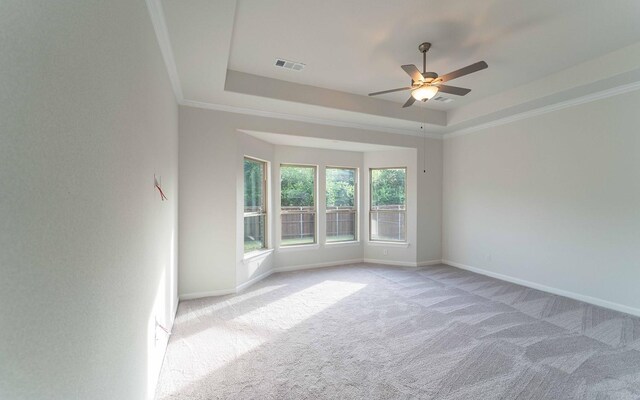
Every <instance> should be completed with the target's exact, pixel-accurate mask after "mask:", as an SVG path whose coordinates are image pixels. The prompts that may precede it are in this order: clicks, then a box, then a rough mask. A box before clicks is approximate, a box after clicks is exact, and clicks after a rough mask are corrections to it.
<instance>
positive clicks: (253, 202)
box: [244, 158, 264, 211]
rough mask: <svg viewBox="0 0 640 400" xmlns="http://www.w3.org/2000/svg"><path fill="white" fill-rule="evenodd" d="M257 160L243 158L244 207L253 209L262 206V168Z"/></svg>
mask: <svg viewBox="0 0 640 400" xmlns="http://www.w3.org/2000/svg"><path fill="white" fill-rule="evenodd" d="M263 165H264V164H263V163H261V162H259V161H254V160H249V159H246V158H245V160H244V208H245V210H246V211H255V210H256V209H257V208H259V207H263V206H264V193H263V191H264V186H263V185H262V183H263V182H264V168H263Z"/></svg>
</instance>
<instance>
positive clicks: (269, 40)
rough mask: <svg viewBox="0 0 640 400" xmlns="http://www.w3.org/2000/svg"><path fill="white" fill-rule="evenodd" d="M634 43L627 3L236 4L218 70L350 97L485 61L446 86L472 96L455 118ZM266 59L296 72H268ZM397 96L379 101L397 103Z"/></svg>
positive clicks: (303, 0) (421, 0)
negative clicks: (414, 69) (416, 74)
mask: <svg viewBox="0 0 640 400" xmlns="http://www.w3.org/2000/svg"><path fill="white" fill-rule="evenodd" d="M638 40H640V1H637V0H626V1H625V0H609V1H603V0H561V1H558V0H535V1H531V0H519V1H514V0H491V1H464V0H459V1H446V2H443V1H425V0H403V1H398V0H395V1H389V0H349V1H344V0H323V1H317V0H271V1H263V0H239V1H238V3H237V9H236V18H235V24H234V28H233V37H232V41H231V53H230V56H229V64H228V68H229V69H231V70H236V71H241V72H247V73H250V74H255V75H261V76H265V77H270V78H276V79H281V80H285V81H290V82H296V83H301V84H305V85H312V86H318V87H322V88H328V89H334V90H339V91H344V92H349V93H354V94H359V95H367V94H368V93H370V92H374V91H380V90H386V89H392V88H398V87H403V86H407V84H409V83H410V79H409V78H408V76H407V75H406V74H405V73H404V71H402V70H401V69H400V65H402V64H415V65H417V66H418V68H419V69H420V70H422V57H421V54H420V53H419V52H418V45H419V44H420V43H421V42H424V41H429V42H431V43H432V44H433V46H432V48H431V50H430V51H429V52H428V53H427V67H428V68H427V70H429V71H435V72H437V73H438V74H440V75H443V74H445V73H447V72H450V71H453V70H456V69H458V68H461V67H464V66H466V65H469V64H471V63H474V62H476V61H480V60H485V61H487V63H488V64H489V68H488V69H487V70H485V71H480V72H477V73H476V74H472V75H468V76H465V77H463V78H460V79H457V80H456V81H455V83H454V82H451V84H452V85H457V86H463V87H468V88H470V89H472V92H471V93H470V94H468V95H467V96H465V97H458V96H452V95H450V96H447V97H452V98H454V100H455V101H454V102H452V103H449V104H438V103H426V105H427V106H428V107H436V108H445V109H448V108H457V107H460V106H461V105H464V104H468V103H470V102H473V101H478V100H480V99H483V98H486V97H488V96H490V95H494V94H496V93H499V92H502V91H504V90H506V89H510V88H513V87H516V86H519V85H522V84H525V83H527V82H530V81H533V80H537V79H541V78H544V77H545V76H546V75H549V74H551V73H553V72H557V71H559V70H563V69H565V68H568V67H570V66H573V65H576V64H579V63H582V62H584V61H587V60H589V59H592V58H596V57H599V56H601V55H604V54H606V53H609V52H611V51H613V50H617V49H619V48H622V47H625V46H628V45H630V44H632V43H634V42H636V41H638ZM276 57H281V58H285V59H289V60H293V61H300V62H303V63H305V64H306V68H305V69H304V70H303V71H300V72H296V71H292V70H287V69H282V68H276V67H274V61H275V58H276ZM408 97H409V95H408V93H407V92H401V93H393V94H387V95H383V96H382V98H385V99H387V100H392V101H396V102H398V103H400V104H402V103H404V102H405V101H406V99H407V98H408Z"/></svg>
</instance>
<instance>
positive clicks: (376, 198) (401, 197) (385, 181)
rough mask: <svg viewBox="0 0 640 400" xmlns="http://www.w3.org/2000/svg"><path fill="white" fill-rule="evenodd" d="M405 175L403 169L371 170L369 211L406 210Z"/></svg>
mask: <svg viewBox="0 0 640 400" xmlns="http://www.w3.org/2000/svg"><path fill="white" fill-rule="evenodd" d="M406 175H407V171H406V170H405V169H404V168H386V169H372V170H371V209H372V210H404V209H406V204H407V203H406V201H407V199H406Z"/></svg>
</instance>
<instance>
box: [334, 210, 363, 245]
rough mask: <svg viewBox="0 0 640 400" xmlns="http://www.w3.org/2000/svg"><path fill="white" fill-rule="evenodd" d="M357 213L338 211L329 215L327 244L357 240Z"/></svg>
mask: <svg viewBox="0 0 640 400" xmlns="http://www.w3.org/2000/svg"><path fill="white" fill-rule="evenodd" d="M356 215H357V213H356V212H355V211H342V210H341V211H336V212H328V213H327V242H344V241H348V240H356Z"/></svg>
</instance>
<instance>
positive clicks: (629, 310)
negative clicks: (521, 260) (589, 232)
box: [442, 260, 640, 317]
mask: <svg viewBox="0 0 640 400" xmlns="http://www.w3.org/2000/svg"><path fill="white" fill-rule="evenodd" d="M442 263H443V264H447V265H450V266H452V267H456V268H460V269H464V270H467V271H471V272H475V273H478V274H481V275H486V276H490V277H492V278H496V279H500V280H503V281H507V282H511V283H515V284H517V285H522V286H526V287H530V288H532V289H537V290H542V291H543V292H547V293H551V294H556V295H558V296H563V297H568V298H570V299H574V300H578V301H583V302H585V303H589V304H593V305H594V306H598V307H604V308H608V309H611V310H614V311H620V312H623V313H626V314H631V315H634V316H637V317H640V309H638V308H635V307H629V306H625V305H623V304H619V303H614V302H612V301H608V300H603V299H599V298H597V297H591V296H586V295H583V294H579V293H575V292H570V291H568V290H563V289H558V288H555V287H551V286H546V285H542V284H539V283H536V282H531V281H527V280H524V279H520V278H515V277H512V276H509V275H504V274H500V273H497V272H492V271H487V270H485V269H482V268H477V267H472V266H470V265H465V264H461V263H458V262H455V261H451V260H442Z"/></svg>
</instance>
